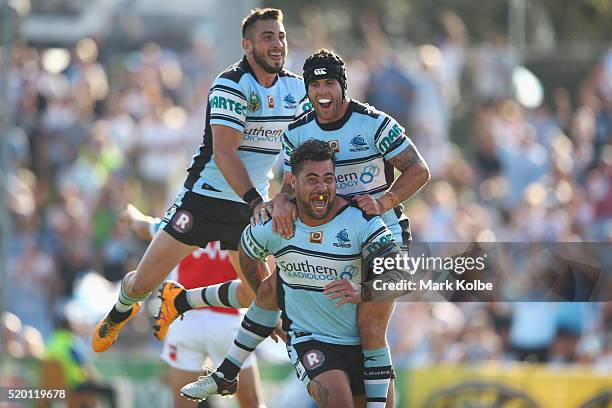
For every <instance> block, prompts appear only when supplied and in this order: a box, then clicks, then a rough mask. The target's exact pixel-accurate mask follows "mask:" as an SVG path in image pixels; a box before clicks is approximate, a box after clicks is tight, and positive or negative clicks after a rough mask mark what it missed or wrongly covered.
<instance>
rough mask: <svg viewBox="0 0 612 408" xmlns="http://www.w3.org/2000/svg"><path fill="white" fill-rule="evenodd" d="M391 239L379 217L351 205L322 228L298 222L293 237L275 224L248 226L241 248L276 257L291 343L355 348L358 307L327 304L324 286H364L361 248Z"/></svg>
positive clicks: (256, 255) (253, 255)
mask: <svg viewBox="0 0 612 408" xmlns="http://www.w3.org/2000/svg"><path fill="white" fill-rule="evenodd" d="M392 241H395V239H394V237H393V234H392V233H391V231H389V229H388V228H387V226H386V225H385V224H384V223H383V221H382V219H381V218H380V217H378V216H374V217H370V216H364V214H363V212H362V211H361V210H360V209H358V208H356V207H354V206H353V205H351V204H347V205H346V206H345V207H344V208H343V209H341V210H340V211H339V212H338V213H337V214H336V216H335V217H334V218H333V219H332V220H330V221H329V222H328V223H326V224H324V225H319V226H317V227H310V226H308V225H306V224H304V223H303V222H302V221H301V220H300V219H299V218H298V220H297V221H296V222H295V235H294V236H293V237H292V238H290V239H285V238H281V237H280V236H279V235H277V234H274V233H273V232H272V223H271V222H267V223H265V224H261V225H259V224H258V225H256V226H255V227H252V226H250V225H249V226H247V228H246V229H245V230H244V232H243V234H242V239H241V245H242V248H243V250H244V252H245V253H246V254H247V255H248V256H250V257H251V258H253V259H261V260H264V259H265V258H266V256H267V255H270V254H271V255H274V258H275V260H276V270H277V272H278V281H277V283H278V284H279V285H281V291H280V294H279V298H278V302H279V305H280V307H281V309H282V311H283V328H284V329H285V330H287V331H288V332H289V334H290V336H291V340H292V344H296V343H301V342H303V341H307V340H318V341H322V342H325V343H332V344H344V345H351V344H352V345H355V344H360V342H361V340H360V337H359V329H358V327H357V306H356V305H353V304H346V305H343V306H341V307H339V308H338V307H336V303H337V302H338V300H334V301H330V300H328V299H327V297H326V296H325V295H324V294H323V293H322V292H323V287H324V286H325V285H327V284H328V283H330V282H333V281H334V280H337V279H350V280H352V281H353V282H357V283H359V282H361V281H362V278H363V277H362V276H361V257H362V250H363V248H364V247H365V246H366V245H370V244H372V243H375V244H378V243H387V242H392Z"/></svg>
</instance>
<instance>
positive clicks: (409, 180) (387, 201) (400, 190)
mask: <svg viewBox="0 0 612 408" xmlns="http://www.w3.org/2000/svg"><path fill="white" fill-rule="evenodd" d="M387 161H388V162H389V163H390V164H392V165H393V167H395V168H396V169H397V170H399V171H400V172H401V174H400V176H399V177H398V178H397V180H395V182H394V183H393V184H392V185H391V187H390V188H389V190H388V191H387V192H386V193H385V194H383V195H382V197H380V198H379V199H378V201H379V203H380V205H381V206H382V210H383V211H382V212H383V213H384V212H386V211H389V210H390V209H392V208H395V207H396V206H397V205H398V204H400V203H403V202H404V201H406V200H407V199H409V198H410V197H412V196H413V195H414V194H415V193H416V192H417V191H419V190H420V189H421V187H423V186H424V185H425V183H427V181H428V180H429V177H430V174H429V167H427V163H425V160H424V159H423V157H422V156H421V154H420V153H419V151H418V150H417V148H416V146H415V145H414V143H410V144H409V145H408V146H407V147H406V148H405V149H404V150H402V151H401V152H400V153H398V154H397V155H395V156H393V157H392V158H390V159H389V160H387Z"/></svg>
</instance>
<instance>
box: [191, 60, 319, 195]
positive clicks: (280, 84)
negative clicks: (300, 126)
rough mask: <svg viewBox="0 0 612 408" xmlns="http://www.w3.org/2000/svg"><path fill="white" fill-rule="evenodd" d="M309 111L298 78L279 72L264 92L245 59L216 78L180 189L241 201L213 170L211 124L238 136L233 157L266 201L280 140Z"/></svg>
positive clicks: (214, 164) (216, 170) (219, 172)
mask: <svg viewBox="0 0 612 408" xmlns="http://www.w3.org/2000/svg"><path fill="white" fill-rule="evenodd" d="M309 109H310V102H309V101H308V98H307V97H306V91H305V89H304V82H303V81H302V78H301V77H299V76H297V75H295V74H292V73H291V72H289V71H286V70H282V71H281V72H280V73H279V74H278V76H277V80H276V82H275V83H274V85H272V86H271V87H269V88H265V87H263V86H261V85H260V84H259V83H258V82H257V79H256V78H255V74H254V73H253V70H252V68H251V66H250V65H249V63H248V61H247V59H246V57H244V58H243V59H242V61H240V62H238V63H236V64H234V65H232V66H231V67H230V68H228V69H227V70H225V71H224V72H223V73H221V74H220V75H219V76H218V77H217V78H216V79H215V81H214V82H213V85H212V87H211V89H210V93H209V94H208V107H207V109H206V128H205V130H204V137H203V142H202V144H201V145H200V148H199V150H198V152H197V154H196V155H195V156H194V157H193V160H192V162H191V166H190V167H189V168H188V169H187V172H188V173H189V175H188V177H187V180H186V181H185V188H186V189H187V190H191V191H193V192H194V193H198V194H202V195H205V196H210V197H214V198H221V199H225V200H232V201H238V202H243V200H242V198H241V197H239V196H238V195H237V194H236V193H235V192H234V190H233V189H232V188H231V187H230V185H229V184H228V183H227V181H226V180H225V177H224V176H223V174H222V173H221V171H220V170H219V168H218V167H217V165H216V163H215V160H214V157H213V156H214V154H213V146H212V130H211V125H224V126H229V127H231V128H234V129H237V130H239V131H241V132H243V133H244V135H243V138H242V141H241V142H240V146H239V147H238V157H240V159H241V160H242V162H243V163H244V165H245V167H246V169H247V172H248V173H249V177H250V178H251V182H252V183H253V186H254V187H255V188H256V189H257V190H258V191H259V193H260V194H261V195H262V196H263V197H264V198H266V199H267V197H268V180H269V179H270V178H271V177H272V171H271V170H272V166H273V165H274V162H275V161H276V159H277V157H278V154H279V153H280V151H281V147H282V143H281V136H282V134H283V132H284V131H285V129H286V128H287V126H288V125H289V123H290V122H292V121H293V120H294V119H296V118H298V117H299V116H300V115H301V114H302V113H304V112H306V111H308V110H309Z"/></svg>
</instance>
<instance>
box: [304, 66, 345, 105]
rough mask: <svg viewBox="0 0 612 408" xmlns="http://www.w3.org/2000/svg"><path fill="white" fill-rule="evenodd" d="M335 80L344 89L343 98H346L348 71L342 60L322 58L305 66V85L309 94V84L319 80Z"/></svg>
mask: <svg viewBox="0 0 612 408" xmlns="http://www.w3.org/2000/svg"><path fill="white" fill-rule="evenodd" d="M328 78H331V79H335V80H336V81H338V83H339V84H340V87H341V88H342V98H344V97H345V96H346V69H345V67H344V62H342V60H339V61H338V60H334V59H332V58H326V56H320V57H318V58H315V59H312V60H310V61H306V63H305V64H304V85H305V87H306V93H308V84H309V83H311V82H312V81H316V80H319V79H328Z"/></svg>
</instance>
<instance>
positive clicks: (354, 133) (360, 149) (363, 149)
mask: <svg viewBox="0 0 612 408" xmlns="http://www.w3.org/2000/svg"><path fill="white" fill-rule="evenodd" d="M309 139H319V140H324V141H326V142H329V143H330V144H331V145H332V147H334V148H335V150H336V160H335V163H336V188H337V190H338V194H343V195H348V196H355V195H359V194H371V195H372V196H373V197H374V198H378V197H380V196H382V195H383V194H384V192H385V191H387V190H388V189H389V187H390V186H391V183H393V179H394V169H393V166H392V165H391V164H389V163H387V162H386V160H389V159H390V158H392V157H394V156H396V155H397V154H399V153H400V152H401V151H403V150H404V149H405V148H407V147H408V146H409V145H410V143H411V141H410V139H409V138H408V137H407V136H406V134H405V133H404V128H403V127H401V126H400V125H399V123H397V121H396V120H395V119H393V118H392V117H390V116H388V115H387V114H385V113H384V112H381V111H378V110H376V109H375V108H373V107H372V106H369V105H366V104H362V103H359V102H357V101H353V100H351V101H350V102H349V107H348V110H347V112H346V114H345V115H344V117H342V118H341V119H340V120H338V121H337V122H333V123H319V122H318V120H317V117H316V114H315V112H314V110H311V111H310V112H308V113H307V114H306V115H304V116H302V117H301V118H299V119H298V120H296V121H295V122H293V123H291V124H290V125H289V127H288V128H287V130H286V131H285V134H284V135H283V149H284V151H285V171H287V172H289V173H291V165H290V162H289V160H290V159H291V154H292V153H293V151H294V150H295V149H296V148H297V147H298V146H300V145H301V144H302V143H304V142H305V141H307V140H309ZM399 216H401V211H397V210H389V211H387V212H386V213H385V214H383V215H382V218H383V221H384V222H385V223H386V224H387V225H388V226H389V229H390V230H391V231H392V232H393V233H394V234H395V237H396V240H397V241H398V242H402V235H401V232H402V231H401V227H400V226H399V224H398V220H399V218H398V217H399Z"/></svg>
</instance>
